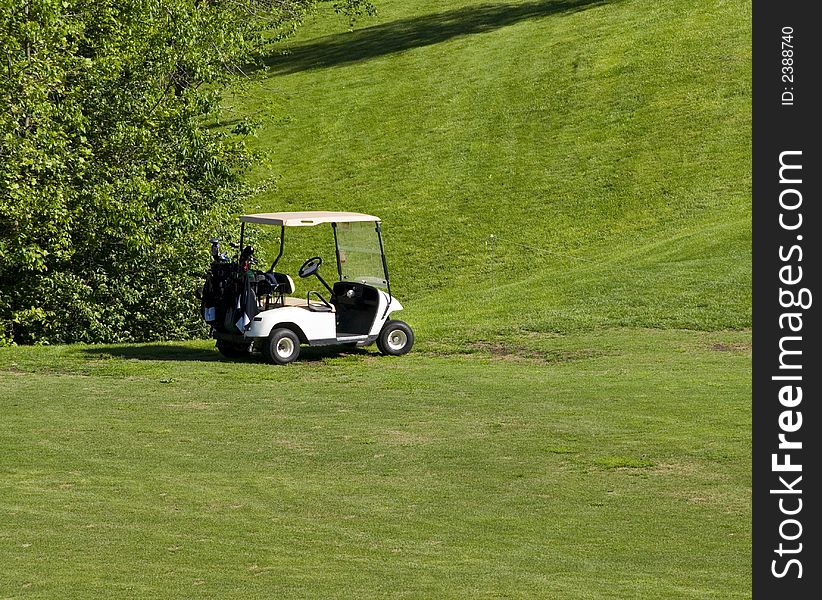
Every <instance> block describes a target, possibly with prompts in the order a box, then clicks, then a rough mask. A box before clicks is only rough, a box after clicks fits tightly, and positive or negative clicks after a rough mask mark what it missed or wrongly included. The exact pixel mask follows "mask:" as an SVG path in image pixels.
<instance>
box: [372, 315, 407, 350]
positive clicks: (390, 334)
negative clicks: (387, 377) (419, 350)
mask: <svg viewBox="0 0 822 600" xmlns="http://www.w3.org/2000/svg"><path fill="white" fill-rule="evenodd" d="M413 345H414V332H413V331H411V328H410V327H409V326H408V323H405V322H403V321H388V322H387V323H386V324H385V325H383V328H382V331H380V335H379V337H378V338H377V348H379V350H380V352H382V353H383V354H388V355H389V356H400V355H402V354H406V353H408V351H409V350H411V346H413Z"/></svg>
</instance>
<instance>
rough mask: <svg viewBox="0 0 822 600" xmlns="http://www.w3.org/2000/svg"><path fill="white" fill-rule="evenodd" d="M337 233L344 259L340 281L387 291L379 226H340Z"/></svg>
mask: <svg viewBox="0 0 822 600" xmlns="http://www.w3.org/2000/svg"><path fill="white" fill-rule="evenodd" d="M334 232H335V236H336V241H337V252H339V259H340V260H339V264H340V279H341V280H342V281H353V282H357V283H365V284H368V285H373V286H376V287H381V288H387V287H388V281H387V280H386V274H385V266H384V263H383V260H382V247H381V244H380V237H379V235H378V233H377V223H376V222H374V221H371V222H354V223H337V225H336V227H335V229H334Z"/></svg>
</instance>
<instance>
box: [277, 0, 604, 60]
mask: <svg viewBox="0 0 822 600" xmlns="http://www.w3.org/2000/svg"><path fill="white" fill-rule="evenodd" d="M612 1H614V0H533V1H532V2H525V3H523V4H480V5H477V6H466V7H463V8H458V9H454V10H449V11H446V12H441V13H434V14H429V15H423V16H421V17H414V18H409V19H401V20H399V21H393V22H391V23H384V24H381V25H374V26H373V27H366V28H364V29H358V30H356V31H354V32H349V33H340V34H335V35H329V36H326V37H322V38H319V39H317V40H315V41H313V42H310V43H307V44H303V45H299V46H295V47H293V48H291V49H290V51H289V52H288V53H285V54H277V55H274V56H269V57H266V58H263V59H262V64H263V65H265V66H266V67H268V68H269V70H270V71H271V72H273V73H275V74H288V73H297V72H299V71H307V70H310V69H324V68H328V67H336V66H340V65H345V64H349V63H355V62H360V61H363V60H368V59H370V58H375V57H377V56H384V55H386V54H393V53H395V52H402V51H404V50H410V49H411V48H419V47H422V46H430V45H432V44H438V43H440V42H444V41H447V40H450V39H452V38H455V37H459V36H464V35H470V34H475V33H487V32H489V31H493V30H495V29H499V28H501V27H506V26H508V25H513V24H514V23H518V22H520V21H524V20H527V19H538V18H542V17H548V16H551V15H559V14H570V13H574V12H578V11H581V10H585V9H587V8H591V7H594V6H599V5H603V4H607V3H609V2H612Z"/></svg>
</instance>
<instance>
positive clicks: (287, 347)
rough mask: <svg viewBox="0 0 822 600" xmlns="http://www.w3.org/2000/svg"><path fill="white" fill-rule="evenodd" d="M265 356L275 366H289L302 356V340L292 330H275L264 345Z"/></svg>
mask: <svg viewBox="0 0 822 600" xmlns="http://www.w3.org/2000/svg"><path fill="white" fill-rule="evenodd" d="M263 355H264V356H265V358H266V360H268V362H271V363H274V364H275V365H287V364H288V363H290V362H294V361H295V360H297V357H298V356H299V355H300V338H298V337H297V334H296V333H294V332H293V331H291V330H290V329H285V328H281V329H275V330H274V331H272V332H271V335H270V336H268V339H267V340H266V341H265V344H264V345H263Z"/></svg>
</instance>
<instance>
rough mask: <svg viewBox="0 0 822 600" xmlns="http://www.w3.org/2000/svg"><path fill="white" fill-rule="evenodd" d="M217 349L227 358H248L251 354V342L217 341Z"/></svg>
mask: <svg viewBox="0 0 822 600" xmlns="http://www.w3.org/2000/svg"><path fill="white" fill-rule="evenodd" d="M217 350H219V352H220V354H222V355H223V356H225V357H226V358H247V357H248V355H249V354H251V344H237V343H235V342H226V341H224V340H218V341H217Z"/></svg>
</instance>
